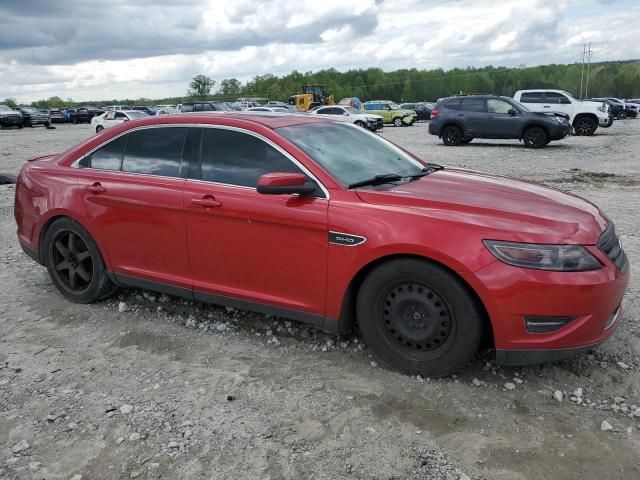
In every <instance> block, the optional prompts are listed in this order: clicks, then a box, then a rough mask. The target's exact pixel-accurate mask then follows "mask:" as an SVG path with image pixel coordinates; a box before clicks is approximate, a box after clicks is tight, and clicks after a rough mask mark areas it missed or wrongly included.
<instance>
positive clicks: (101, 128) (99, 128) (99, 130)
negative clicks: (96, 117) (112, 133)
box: [96, 125, 104, 133]
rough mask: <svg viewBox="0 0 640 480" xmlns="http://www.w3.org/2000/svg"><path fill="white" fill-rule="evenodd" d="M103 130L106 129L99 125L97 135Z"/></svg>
mask: <svg viewBox="0 0 640 480" xmlns="http://www.w3.org/2000/svg"><path fill="white" fill-rule="evenodd" d="M103 130H104V127H103V126H102V125H98V126H97V127H96V133H100V132H101V131H103Z"/></svg>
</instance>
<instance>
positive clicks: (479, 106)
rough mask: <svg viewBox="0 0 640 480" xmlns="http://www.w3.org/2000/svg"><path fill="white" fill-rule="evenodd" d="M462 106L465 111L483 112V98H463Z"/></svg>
mask: <svg viewBox="0 0 640 480" xmlns="http://www.w3.org/2000/svg"><path fill="white" fill-rule="evenodd" d="M461 104H462V108H461V110H464V111H465V112H484V111H485V107H484V99H483V98H463V99H462V102H461Z"/></svg>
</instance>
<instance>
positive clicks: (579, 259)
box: [484, 240, 602, 272]
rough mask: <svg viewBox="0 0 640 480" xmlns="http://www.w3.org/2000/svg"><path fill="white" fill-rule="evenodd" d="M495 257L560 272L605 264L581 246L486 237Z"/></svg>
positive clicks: (592, 268) (513, 263) (515, 264)
mask: <svg viewBox="0 0 640 480" xmlns="http://www.w3.org/2000/svg"><path fill="white" fill-rule="evenodd" d="M484 244H485V246H486V247H487V248H488V249H489V251H490V252H491V253H493V255H495V257H496V258H497V259H498V260H500V261H501V262H504V263H506V264H508V265H513V266H514V267H522V268H533V269H536V270H552V271H556V272H583V271H586V270H597V269H599V268H601V267H602V264H601V263H600V262H599V261H598V259H597V258H596V257H594V256H593V255H592V254H591V253H590V252H589V251H588V250H587V249H586V248H584V247H581V246H579V245H541V244H535V243H515V242H500V241H494V240H484Z"/></svg>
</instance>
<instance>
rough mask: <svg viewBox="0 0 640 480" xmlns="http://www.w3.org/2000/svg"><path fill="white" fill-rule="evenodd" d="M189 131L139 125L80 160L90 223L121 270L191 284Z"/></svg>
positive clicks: (116, 269)
mask: <svg viewBox="0 0 640 480" xmlns="http://www.w3.org/2000/svg"><path fill="white" fill-rule="evenodd" d="M186 132H187V128H186V127H159V128H141V129H138V130H135V131H133V132H131V133H128V134H125V135H122V136H120V137H118V138H116V139H114V140H111V141H109V142H108V143H107V144H106V145H104V146H102V147H100V148H99V149H97V150H96V151H94V152H93V153H91V154H90V155H88V156H87V157H85V158H84V159H83V160H82V162H81V164H82V165H83V168H80V169H78V182H79V187H80V188H79V191H80V192H81V196H82V201H83V204H84V208H85V212H86V215H87V218H88V222H89V228H90V230H91V232H92V233H93V234H94V235H95V237H96V239H97V241H98V242H99V244H100V246H101V250H102V251H103V252H104V253H105V256H106V257H107V262H108V265H109V267H110V269H111V270H112V271H113V272H115V273H116V274H119V275H127V276H132V277H140V278H144V279H146V280H152V281H156V282H161V283H170V284H173V285H177V286H181V287H185V288H191V280H190V278H189V267H188V262H187V253H186V252H187V246H186V239H185V231H186V226H185V215H184V209H183V204H182V189H183V185H184V181H185V180H184V178H183V177H185V176H186V170H187V167H186V165H185V164H184V162H183V161H182V148H183V145H184V141H185V136H186Z"/></svg>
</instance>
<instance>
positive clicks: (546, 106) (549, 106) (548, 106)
mask: <svg viewBox="0 0 640 480" xmlns="http://www.w3.org/2000/svg"><path fill="white" fill-rule="evenodd" d="M542 108H551V105H543V106H542Z"/></svg>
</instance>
